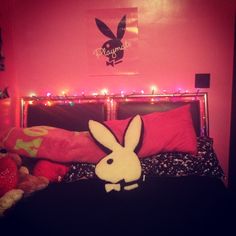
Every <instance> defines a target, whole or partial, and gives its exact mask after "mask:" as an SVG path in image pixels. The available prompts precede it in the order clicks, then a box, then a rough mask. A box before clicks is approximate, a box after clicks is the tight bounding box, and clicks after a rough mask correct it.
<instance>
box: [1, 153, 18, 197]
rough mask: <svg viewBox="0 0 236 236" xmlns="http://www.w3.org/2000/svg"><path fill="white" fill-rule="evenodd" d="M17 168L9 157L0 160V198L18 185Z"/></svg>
mask: <svg viewBox="0 0 236 236" xmlns="http://www.w3.org/2000/svg"><path fill="white" fill-rule="evenodd" d="M18 179H19V176H18V166H17V164H16V162H15V160H13V159H12V157H11V156H4V157H2V158H1V159H0V183H1V184H0V197H2V196H3V195H4V194H5V193H6V192H8V191H10V190H11V189H13V188H15V187H16V186H17V183H18Z"/></svg>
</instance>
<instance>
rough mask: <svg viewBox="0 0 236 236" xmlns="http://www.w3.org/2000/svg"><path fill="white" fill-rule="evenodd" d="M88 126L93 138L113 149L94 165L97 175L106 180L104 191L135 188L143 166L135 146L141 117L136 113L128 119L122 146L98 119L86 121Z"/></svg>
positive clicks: (140, 130)
mask: <svg viewBox="0 0 236 236" xmlns="http://www.w3.org/2000/svg"><path fill="white" fill-rule="evenodd" d="M89 130H90V132H91V134H92V136H93V138H94V139H95V140H97V141H98V142H99V143H100V144H101V145H103V146H104V147H106V148H108V149H109V150H110V151H112V152H111V153H110V154H109V155H107V156H105V157H104V158H103V159H101V160H100V161H99V162H98V164H97V165H96V167H95V173H96V175H97V176H98V177H99V178H100V179H102V180H104V181H106V182H108V183H107V184H105V189H106V191H107V192H110V191H112V190H116V191H120V190H121V189H122V188H123V189H124V190H132V189H135V188H137V187H138V186H139V185H138V180H139V179H140V177H141V173H142V168H141V163H140V161H139V158H138V156H137V154H136V153H135V149H136V148H137V146H138V144H139V142H140V137H141V132H142V120H141V117H140V116H139V115H137V116H135V117H134V118H133V119H131V120H130V122H129V124H128V127H127V129H126V132H125V134H124V146H122V145H121V144H120V143H119V142H118V140H117V139H116V137H115V136H114V134H113V133H112V132H111V131H110V129H109V128H107V127H106V126H105V125H103V124H101V123H99V122H97V121H93V120H90V121H89ZM122 182H123V183H124V186H122V184H121V183H122Z"/></svg>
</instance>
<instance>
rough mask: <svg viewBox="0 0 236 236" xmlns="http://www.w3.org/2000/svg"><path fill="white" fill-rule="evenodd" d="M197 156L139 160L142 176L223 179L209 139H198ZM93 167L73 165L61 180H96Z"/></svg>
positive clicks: (179, 154) (164, 155)
mask: <svg viewBox="0 0 236 236" xmlns="http://www.w3.org/2000/svg"><path fill="white" fill-rule="evenodd" d="M197 145H198V152H197V155H195V156H194V155H191V154H188V153H182V152H165V153H159V154H156V155H152V156H149V157H146V158H142V159H141V165H142V170H143V174H144V175H146V176H163V177H178V176H210V177H216V178H222V179H223V178H224V173H223V170H222V168H221V167H220V165H219V162H218V159H217V157H216V154H215V152H214V149H213V140H212V139H211V138H209V137H198V139H197ZM94 170H95V165H94V164H89V163H74V164H72V165H71V167H70V170H69V171H68V173H67V174H66V175H65V177H64V178H63V180H62V181H63V182H73V181H77V180H80V179H82V178H88V179H90V178H96V175H95V171H94Z"/></svg>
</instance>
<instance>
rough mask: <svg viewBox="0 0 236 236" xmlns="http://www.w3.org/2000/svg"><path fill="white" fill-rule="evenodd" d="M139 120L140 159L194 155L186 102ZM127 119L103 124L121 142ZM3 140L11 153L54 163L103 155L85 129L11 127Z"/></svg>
mask: <svg viewBox="0 0 236 236" xmlns="http://www.w3.org/2000/svg"><path fill="white" fill-rule="evenodd" d="M142 120H143V124H144V134H143V141H142V145H141V148H140V150H139V152H138V156H139V157H140V158H143V157H146V156H149V155H153V154H156V153H160V152H173V151H178V152H186V153H191V154H196V152H197V139H196V134H195V131H194V127H193V122H192V117H191V113H190V106H189V105H185V106H182V107H180V108H176V109H174V110H170V111H166V112H154V113H151V114H148V115H143V116H142ZM128 122H129V119H126V120H110V121H106V122H105V124H106V125H107V126H108V127H110V128H111V129H112V131H113V133H114V134H115V135H116V136H117V138H118V140H119V141H120V143H122V142H123V134H124V131H125V129H126V127H127V124H128ZM37 134H38V135H37ZM3 140H4V141H3V144H4V146H5V147H6V148H7V149H8V150H9V151H11V152H16V153H18V154H20V155H24V156H28V157H33V158H45V159H48V160H51V161H56V162H63V163H66V162H88V163H97V162H98V161H99V160H100V159H101V158H103V157H104V156H105V155H106V153H105V152H104V151H103V150H102V149H101V148H100V147H99V146H98V145H97V144H96V143H95V141H94V140H93V138H92V137H91V135H90V134H89V132H72V131H67V130H63V129H59V128H51V127H45V126H39V127H31V128H13V129H11V130H10V131H9V132H8V133H7V134H6V136H5V138H4V139H3Z"/></svg>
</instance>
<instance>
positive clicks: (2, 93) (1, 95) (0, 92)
mask: <svg viewBox="0 0 236 236" xmlns="http://www.w3.org/2000/svg"><path fill="white" fill-rule="evenodd" d="M9 97H10V96H9V93H8V88H7V87H6V88H5V89H3V90H0V99H4V98H9Z"/></svg>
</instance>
